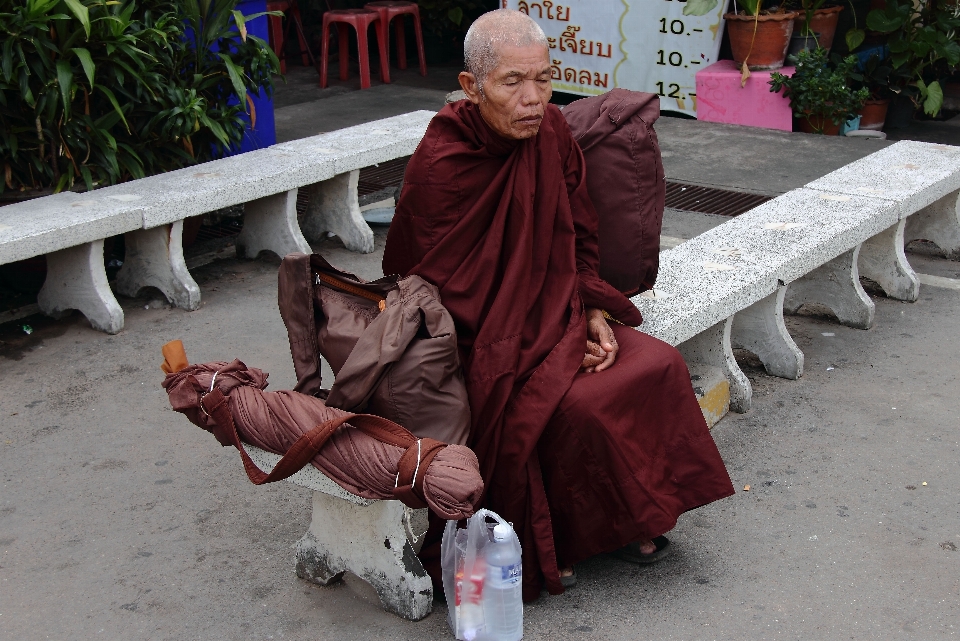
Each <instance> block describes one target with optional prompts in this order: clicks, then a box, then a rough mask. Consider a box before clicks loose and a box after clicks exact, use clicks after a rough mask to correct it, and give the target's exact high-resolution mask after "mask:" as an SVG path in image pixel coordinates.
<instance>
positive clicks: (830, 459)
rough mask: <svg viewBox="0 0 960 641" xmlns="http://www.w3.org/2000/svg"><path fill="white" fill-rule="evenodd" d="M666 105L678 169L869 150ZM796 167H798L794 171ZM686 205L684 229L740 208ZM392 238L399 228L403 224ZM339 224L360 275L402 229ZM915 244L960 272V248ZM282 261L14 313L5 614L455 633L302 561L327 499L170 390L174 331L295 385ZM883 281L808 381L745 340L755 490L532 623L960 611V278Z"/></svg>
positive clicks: (952, 629)
mask: <svg viewBox="0 0 960 641" xmlns="http://www.w3.org/2000/svg"><path fill="white" fill-rule="evenodd" d="M397 86H398V87H402V85H400V84H398V85H397ZM408 88H410V87H408ZM412 88H413V89H417V90H425V91H426V90H431V88H430V87H412ZM390 89H392V88H391V87H387V88H384V89H381V90H380V91H387V90H390ZM397 91H399V90H397ZM432 91H434V92H437V93H439V92H442V91H443V90H442V89H436V88H433V89H432ZM359 93H360V94H361V95H363V94H364V92H359ZM366 95H368V96H373V95H378V94H375V93H374V92H372V91H371V92H367V93H366ZM348 97H349V94H348V93H346V92H343V93H341V94H339V95H336V94H334V95H328V97H327V98H324V99H322V100H320V101H319V102H320V103H326V104H327V105H328V106H329V107H330V109H331V113H332V112H333V111H335V109H334V107H336V109H339V110H340V112H339V113H340V114H341V116H338V117H343V114H349V111H350V110H349V109H347V108H343V107H342V106H337V104H338V103H336V102H335V101H338V100H345V99H346V98H348ZM389 101H390V96H389V95H387V96H386V97H383V96H380V97H379V98H378V99H377V101H376V102H377V103H380V104H379V105H376V104H375V105H373V106H371V107H370V108H371V109H372V108H374V107H376V108H379V107H380V106H382V105H383V103H389ZM305 104H307V102H301V103H298V104H291V105H289V106H288V107H286V109H294V108H296V107H300V106H301V105H305ZM403 110H407V109H406V108H405V109H403ZM278 111H279V112H282V111H283V109H281V110H278ZM313 115H314V116H315V117H316V118H318V119H321V118H323V113H322V112H320V111H315V112H313ZM666 122H667V121H664V123H662V124H661V141H662V142H664V148H665V149H666V150H668V151H672V150H678V155H677V156H673V157H668V158H667V163H668V173H673V175H677V172H679V171H681V170H683V171H687V170H689V167H692V166H694V165H696V164H698V163H699V165H700V166H701V168H702V170H703V173H702V174H700V175H702V176H707V177H708V178H709V181H710V182H712V183H713V184H722V185H727V184H729V183H730V182H731V181H732V180H733V179H737V180H740V181H741V184H742V185H743V186H744V187H749V185H750V184H760V185H762V184H765V183H762V182H761V181H760V179H759V178H758V173H759V172H763V171H766V170H770V171H773V169H772V168H773V167H776V166H778V165H779V164H781V163H792V164H790V165H789V166H791V167H794V168H795V169H796V168H799V170H800V171H806V170H807V169H805V167H807V168H809V167H808V166H810V167H813V168H814V169H810V171H813V172H814V173H815V171H824V172H825V171H828V170H829V169H830V168H832V166H831V165H830V164H829V163H830V162H833V163H839V164H843V162H846V161H845V160H844V161H842V162H841V160H842V158H846V157H847V156H844V154H847V153H851V154H855V153H858V152H859V151H860V150H862V149H863V147H860V148H857V151H856V152H852V151H850V149H852V147H842V146H837V147H830V148H829V149H827V150H826V151H823V149H824V148H823V147H818V146H817V145H816V144H809V145H806V146H805V145H804V143H803V142H802V141H801V142H799V143H797V144H799V145H800V149H806V151H804V152H803V153H804V154H806V155H805V158H806V161H803V160H802V158H798V156H799V155H800V153H799V152H796V151H795V150H794V149H793V148H791V149H790V150H789V151H785V150H784V149H783V147H782V145H781V146H777V145H768V144H767V143H766V142H764V141H765V140H768V139H765V138H763V137H762V136H761V137H759V138H756V137H754V136H753V135H752V134H751V135H747V131H746V130H743V129H739V128H734V129H732V130H729V135H728V136H727V137H726V138H724V139H723V140H714V142H713V143H712V146H713V147H723V148H725V149H726V150H727V152H728V153H727V154H726V155H717V154H714V155H711V156H710V157H707V156H705V155H704V154H705V152H704V147H703V145H699V146H696V145H695V146H693V147H692V152H694V153H699V154H701V155H699V156H693V157H691V158H690V159H689V163H688V164H683V165H681V164H674V163H675V161H676V159H677V158H687V157H688V156H690V154H688V153H687V152H682V151H680V150H681V148H680V147H679V146H677V147H669V145H670V144H674V143H671V142H670V139H671V136H670V135H669V134H668V130H669V129H670V127H672V126H676V127H679V126H680V124H679V123H678V122H670V123H669V124H666ZM318 123H319V121H318V122H311V123H307V124H309V126H316V127H321V124H322V123H319V124H318ZM304 126H307V125H306V124H305V125H304ZM326 126H327V125H325V124H324V125H322V127H326ZM685 126H686V127H688V129H687V131H688V132H690V135H691V136H693V135H701V134H700V133H698V132H701V130H700V129H695V127H697V124H696V123H694V124H693V125H690V124H686V125H685ZM322 127H321V129H318V130H325V129H322ZM331 128H332V127H331ZM712 131H719V130H716V129H714V130H712ZM702 135H704V136H716V135H717V134H715V133H711V130H707V129H705V128H704V129H703V130H702ZM672 139H673V140H680V139H681V138H680V137H676V136H674V137H673V138H672ZM789 139H790V140H800V137H789ZM820 140H822V139H820ZM738 141H740V142H741V143H743V144H738ZM846 142H851V141H844V144H845V143H846ZM852 142H855V143H856V144H859V145H865V144H867V143H864V142H863V141H852ZM831 143H832V141H831ZM676 144H678V145H679V144H680V143H676ZM818 150H819V151H818ZM743 159H749V161H750V162H749V163H746V161H743ZM738 162H743V164H739V165H738V164H737V163H738ZM817 163H820V164H817ZM721 165H723V166H721ZM671 167H672V168H671ZM685 167H686V169H685ZM690 171H692V170H690ZM792 175H793V174H789V172H788V176H792ZM804 175H806V174H804ZM800 178H802V176H800V177H794V178H792V179H793V180H799V179H800ZM807 179H808V178H807ZM807 179H804V182H806V180H807ZM750 181H755V182H753V183H751V182H750ZM734 186H735V185H734ZM790 186H792V185H791V184H790V183H789V181H788V179H786V178H785V179H783V182H781V183H780V186H779V187H778V188H777V189H778V190H779V189H787V188H789V187H790ZM771 191H775V190H771ZM672 216H673V217H671V218H669V219H668V225H672V227H671V228H670V231H671V233H673V234H674V235H679V236H681V237H683V236H684V234H689V233H690V227H691V226H693V227H696V226H698V225H699V226H700V227H701V228H705V227H706V226H709V225H710V224H714V223H715V222H716V221H715V220H711V219H710V218H709V217H699V218H697V217H691V218H688V219H686V220H684V219H681V218H679V217H677V215H672ZM664 231H665V233H666V232H667V231H668V229H667V226H665V230H664ZM377 240H378V243H377V248H378V252H379V251H381V250H382V242H383V231H382V230H379V232H378V235H377ZM317 249H318V250H319V251H320V252H321V253H323V254H324V255H326V256H327V257H328V258H329V259H330V260H331V261H332V262H334V263H336V264H340V265H342V266H343V267H346V268H350V269H353V270H355V271H357V272H358V273H360V274H361V275H366V276H368V277H369V276H375V275H377V274H378V272H379V254H373V255H369V256H359V255H356V254H350V253H348V252H345V251H344V250H343V249H342V248H341V247H338V245H337V241H335V240H330V241H325V243H324V244H322V245H318V246H317ZM910 260H911V262H912V263H913V264H914V266H915V267H916V268H917V270H918V271H921V272H923V273H927V274H931V275H935V276H941V277H947V278H954V279H957V278H960V263H957V262H951V261H946V260H943V259H940V258H936V257H933V256H931V255H929V254H928V253H912V254H910ZM277 264H278V261H277V259H276V258H275V257H262V258H261V259H259V260H256V261H238V260H222V261H218V262H216V263H213V264H210V265H207V266H205V267H202V268H199V269H196V270H194V274H195V276H196V278H197V281H198V282H199V284H200V286H201V289H202V291H203V296H204V303H203V306H202V307H201V309H199V310H198V311H196V312H183V311H181V310H178V309H170V308H168V307H167V306H166V305H164V304H162V303H161V302H160V301H152V300H151V297H150V296H146V297H144V298H141V299H136V300H134V299H124V300H123V304H124V307H125V311H126V314H127V329H125V330H124V331H123V332H121V333H120V334H119V335H117V336H112V337H110V336H105V335H103V334H100V333H98V332H94V331H92V330H91V329H90V328H89V326H88V324H87V323H86V321H85V320H84V319H83V318H82V317H80V316H78V315H74V316H72V317H71V318H69V319H67V320H65V321H60V322H53V321H45V320H37V319H30V320H29V322H30V323H32V324H33V329H34V331H33V333H32V334H30V335H26V334H25V333H24V332H23V331H22V330H21V329H20V325H21V324H22V323H18V324H16V325H12V324H7V325H5V326H0V364H2V367H0V385H2V389H3V393H2V394H0V416H2V417H3V419H2V421H0V472H2V474H0V487H2V489H0V639H3V640H6V639H11V640H13V639H17V640H20V639H47V638H49V639H89V638H103V639H124V640H125V639H177V640H180V639H244V640H246V639H270V638H273V639H280V638H286V639H304V640H308V639H331V640H333V639H336V640H338V641H341V640H342V641H349V640H354V639H357V640H360V639H411V640H413V639H449V638H452V637H451V636H450V635H449V633H448V632H447V630H446V624H445V621H444V616H445V606H443V605H440V604H438V605H437V606H436V609H435V612H434V614H433V615H431V616H430V617H428V618H427V619H426V620H424V621H422V622H419V623H410V622H406V621H402V620H400V619H397V618H396V617H393V616H392V615H388V614H385V613H384V612H382V611H381V610H380V608H379V607H378V605H377V603H376V602H375V599H374V598H373V597H372V596H371V593H370V590H369V589H368V588H367V587H366V586H365V584H363V583H362V582H361V581H359V580H357V579H351V578H349V577H348V579H347V581H346V583H345V584H344V585H340V586H336V587H331V588H319V587H315V586H312V585H309V584H306V583H304V582H302V581H300V580H299V579H297V578H296V576H295V574H294V572H293V550H292V549H291V545H292V544H293V543H294V542H295V541H296V540H297V539H298V538H299V536H300V535H301V534H302V533H303V532H304V531H305V530H306V527H307V524H308V522H309V493H308V492H307V491H306V490H303V489H301V488H297V487H294V486H291V485H289V484H283V483H281V484H278V485H276V486H268V487H255V486H253V485H251V484H250V483H249V482H248V481H247V480H246V477H245V475H244V474H243V471H242V468H241V465H240V462H239V457H238V455H237V454H236V452H235V451H233V450H232V449H226V448H221V447H219V445H217V444H216V442H215V440H214V439H213V438H212V436H210V435H209V434H207V433H204V432H202V431H201V430H199V429H198V428H196V427H194V426H193V425H191V424H190V423H188V422H187V421H186V419H184V418H183V417H181V416H180V415H178V414H175V413H173V412H172V411H171V410H170V409H169V406H168V404H167V401H166V396H165V394H164V393H163V392H162V390H161V389H160V387H159V383H160V381H161V379H162V374H161V373H160V370H159V363H160V361H161V357H160V346H161V345H162V344H163V343H164V342H166V341H168V340H171V339H173V338H182V339H183V340H184V341H185V343H186V346H187V351H188V355H189V356H190V358H191V359H192V360H194V361H208V360H222V359H230V358H233V357H238V358H241V359H242V360H244V361H245V362H247V363H248V364H250V365H253V366H257V367H261V368H263V369H265V370H266V371H268V372H270V373H271V381H272V385H271V389H285V388H289V387H290V386H292V384H293V382H294V374H293V368H292V364H291V362H290V356H289V349H288V346H287V344H286V337H285V332H284V328H283V324H282V322H281V321H280V318H279V314H278V312H277V308H276V267H277ZM875 300H876V303H877V314H876V318H877V323H876V327H875V328H874V329H872V330H869V331H860V330H853V329H848V328H844V327H840V326H838V325H836V324H835V323H834V322H832V321H831V320H830V319H829V318H827V317H824V316H817V315H815V314H813V313H808V314H806V315H803V316H795V317H790V318H788V321H787V324H788V327H789V329H790V331H791V333H792V335H793V336H794V338H795V340H796V341H797V343H798V344H799V346H800V347H801V349H802V350H803V351H804V353H805V355H806V370H805V374H804V376H803V378H801V379H800V380H799V381H785V380H781V379H776V378H771V377H768V376H766V375H765V374H764V373H763V372H762V370H760V369H758V368H757V367H754V366H753V365H755V362H754V361H753V359H752V358H751V357H750V355H748V354H742V355H741V357H742V364H743V365H744V367H745V368H746V370H747V373H748V375H749V376H750V378H751V379H752V380H753V383H754V389H755V394H754V400H755V405H754V408H753V409H752V410H751V411H750V412H749V413H747V414H744V415H730V416H728V417H727V418H725V419H724V420H723V421H721V422H720V424H719V425H718V426H717V427H716V428H715V429H714V431H713V434H714V437H715V438H716V440H717V443H718V446H719V448H720V451H721V453H722V454H723V457H724V460H725V461H726V463H727V466H728V469H729V471H730V474H731V476H732V477H733V480H734V484H735V485H736V487H737V488H738V490H742V488H743V487H744V486H745V485H747V484H749V485H750V486H751V490H750V491H749V492H743V491H738V493H737V495H736V496H734V497H731V498H729V499H726V500H724V501H721V502H719V503H716V504H713V505H711V506H708V507H706V508H703V509H701V510H697V511H695V512H693V513H690V514H687V515H685V516H684V517H682V518H681V520H680V523H679V525H678V527H677V529H676V530H675V531H674V533H673V534H672V539H673V540H674V542H675V544H676V553H675V555H674V556H673V557H671V558H669V559H668V560H666V561H664V562H663V563H662V564H660V565H658V566H654V567H651V568H637V567H635V566H631V565H628V564H623V563H621V562H618V561H616V560H613V559H610V558H596V559H593V560H590V561H588V562H585V563H583V564H582V565H581V566H580V567H579V568H578V572H579V575H580V581H581V583H580V585H579V586H578V587H576V588H575V589H574V590H571V591H570V592H568V593H567V594H565V595H563V596H560V597H545V598H542V599H541V600H540V601H539V602H537V603H536V604H533V605H531V606H529V607H528V608H527V609H526V610H525V616H526V622H527V626H526V635H525V637H524V638H525V639H544V640H551V641H552V640H556V639H604V640H611V641H613V640H624V641H626V640H634V639H641V638H642V639H648V638H649V639H683V640H697V639H731V640H738V641H739V640H743V639H750V640H753V639H756V640H765V639H772V638H784V639H802V640H809V639H858V640H859V639H874V638H876V639H890V638H896V639H922V640H927V639H939V638H953V637H956V636H958V632H960V550H958V547H960V467H958V465H957V461H958V457H960V434H958V432H960V409H958V405H957V400H956V399H957V398H958V397H960V382H958V365H957V363H958V359H960V347H958V345H957V341H956V336H957V334H958V332H960V292H958V291H955V290H949V289H941V288H933V287H924V288H923V290H922V293H921V298H920V300H919V301H918V302H917V303H914V304H906V303H899V302H895V301H890V300H887V299H885V298H882V297H878V298H876V299H875ZM145 307H147V309H145ZM813 311H816V310H813ZM752 363H753V365H752ZM830 368H832V369H830ZM924 482H926V483H927V485H926V486H924V485H923V483H924Z"/></svg>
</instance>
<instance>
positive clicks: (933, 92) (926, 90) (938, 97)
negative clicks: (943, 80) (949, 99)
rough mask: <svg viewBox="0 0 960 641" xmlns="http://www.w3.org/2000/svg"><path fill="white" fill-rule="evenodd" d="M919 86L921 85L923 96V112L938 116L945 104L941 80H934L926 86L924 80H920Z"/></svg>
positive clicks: (921, 94)
mask: <svg viewBox="0 0 960 641" xmlns="http://www.w3.org/2000/svg"><path fill="white" fill-rule="evenodd" d="M917 86H918V87H920V96H921V97H922V98H923V113H925V114H927V115H928V116H936V115H937V114H938V113H940V108H941V107H942V106H943V88H942V87H941V86H940V81H939V80H934V81H933V82H931V83H930V84H929V85H926V87H924V86H923V81H922V80H918V81H917Z"/></svg>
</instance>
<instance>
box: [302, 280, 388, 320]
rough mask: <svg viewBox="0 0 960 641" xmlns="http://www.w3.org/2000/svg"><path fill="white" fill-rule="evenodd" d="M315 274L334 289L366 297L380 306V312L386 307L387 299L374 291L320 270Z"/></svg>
mask: <svg viewBox="0 0 960 641" xmlns="http://www.w3.org/2000/svg"><path fill="white" fill-rule="evenodd" d="M316 274H317V279H318V280H320V281H321V282H324V283H326V284H327V285H329V286H330V287H334V288H336V289H339V290H342V291H345V292H347V293H348V294H353V295H354V296H359V297H360V298H366V299H367V300H369V301H373V302H374V303H376V304H377V306H378V307H379V308H380V311H381V312H382V311H383V310H385V309H386V308H387V299H386V298H384V297H383V296H381V295H380V294H375V293H374V292H368V291H367V290H365V289H363V288H362V287H357V286H356V285H354V284H352V283H348V282H345V281H343V280H340V279H339V278H337V277H335V276H331V275H330V274H324V273H321V272H317V273H316ZM317 284H319V283H317Z"/></svg>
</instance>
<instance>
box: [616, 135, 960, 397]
mask: <svg viewBox="0 0 960 641" xmlns="http://www.w3.org/2000/svg"><path fill="white" fill-rule="evenodd" d="M878 176H879V178H878ZM883 185H889V186H888V187H886V188H885V187H883ZM958 188H960V148H956V147H949V146H946V145H931V144H927V143H916V142H901V143H897V144H895V145H892V146H890V147H888V148H886V149H884V150H881V151H878V152H876V153H874V154H871V155H870V156H867V157H865V158H863V159H862V160H860V161H857V162H855V163H852V164H850V165H847V166H845V167H843V168H841V169H839V170H837V171H835V172H832V173H831V174H828V175H827V176H824V177H823V178H821V179H819V180H817V181H814V182H812V183H810V184H809V185H807V186H806V187H804V188H802V189H798V190H794V191H791V192H788V193H787V194H784V195H782V196H780V197H778V198H776V199H774V200H771V201H769V202H767V203H764V204H762V205H760V206H759V207H756V208H755V209H753V210H751V211H749V212H747V213H745V214H742V215H741V216H739V217H737V218H735V219H733V220H731V221H729V222H727V223H725V224H723V225H720V226H718V227H716V228H714V229H712V230H710V231H708V232H706V233H704V234H701V235H700V236H697V237H696V238H694V239H692V240H690V241H687V242H684V243H682V244H681V245H679V246H677V247H675V248H674V249H670V250H667V251H665V252H663V253H661V258H660V273H659V276H658V280H657V285H656V290H655V292H652V293H651V292H647V293H645V294H642V295H640V296H637V297H635V298H634V299H633V302H634V304H636V305H637V307H638V308H639V309H640V310H641V311H642V312H643V313H644V324H643V325H642V326H641V327H640V328H639V329H641V331H645V332H647V333H649V334H651V335H654V336H657V337H658V338H661V339H662V340H665V341H667V342H669V343H671V344H673V345H675V346H677V347H678V349H680V351H681V353H683V354H684V357H685V358H686V359H687V360H688V362H689V363H690V364H691V370H693V368H694V367H698V366H707V367H714V368H717V369H719V370H720V371H721V372H722V373H723V374H724V376H725V377H726V378H727V381H728V384H729V395H730V409H733V410H734V411H738V412H744V411H746V410H748V409H749V407H750V402H751V396H752V391H751V389H750V384H749V380H748V379H747V378H746V376H745V375H744V374H743V372H742V371H741V370H740V368H739V366H738V365H737V363H736V360H735V358H734V356H733V348H734V347H744V348H746V349H749V350H750V351H752V352H754V353H755V354H756V355H757V356H758V357H759V358H760V360H761V361H762V362H763V364H764V367H765V369H766V370H767V372H768V373H770V374H772V375H776V376H782V377H786V378H792V379H795V378H798V377H799V376H800V375H801V374H802V372H803V354H802V352H801V351H800V350H799V349H798V348H797V346H796V344H795V343H794V342H793V340H792V339H791V338H790V336H789V333H788V332H787V330H786V327H785V326H784V323H783V311H784V309H787V310H788V311H797V310H798V309H799V307H801V306H802V305H803V304H806V303H820V304H823V305H826V306H827V307H829V308H830V309H831V310H832V311H833V312H834V313H835V314H836V316H837V318H838V320H840V322H842V323H844V324H847V325H850V326H853V327H859V328H863V329H867V328H869V327H870V326H872V324H873V315H874V305H873V302H872V301H871V300H870V297H869V296H868V295H867V294H866V293H865V292H864V291H863V288H862V287H861V285H860V275H861V274H862V275H864V276H866V277H868V278H870V279H872V280H874V281H876V282H877V283H878V284H880V286H881V287H882V288H883V289H884V291H885V293H887V295H888V296H890V297H892V298H896V299H899V300H909V301H913V300H916V298H917V296H918V292H919V284H918V281H917V279H916V275H915V274H914V272H913V270H912V269H911V268H910V266H909V264H908V263H907V260H906V257H905V254H904V251H903V247H904V242H905V241H909V240H911V239H914V238H925V239H927V240H931V241H933V242H935V243H937V245H938V246H939V247H940V248H941V249H943V250H944V253H946V254H948V255H951V254H953V255H955V254H956V253H957V251H958V248H960V243H958V241H960V220H958V215H957V211H958V209H957V208H958Z"/></svg>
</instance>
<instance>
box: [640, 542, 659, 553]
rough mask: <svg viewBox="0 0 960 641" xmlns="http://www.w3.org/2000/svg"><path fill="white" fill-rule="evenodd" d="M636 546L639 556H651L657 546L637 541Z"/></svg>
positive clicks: (652, 543)
mask: <svg viewBox="0 0 960 641" xmlns="http://www.w3.org/2000/svg"><path fill="white" fill-rule="evenodd" d="M637 545H639V546H640V554H653V553H654V552H656V551H657V546H656V544H655V543H654V542H653V541H649V540H648V541H638V542H637Z"/></svg>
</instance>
